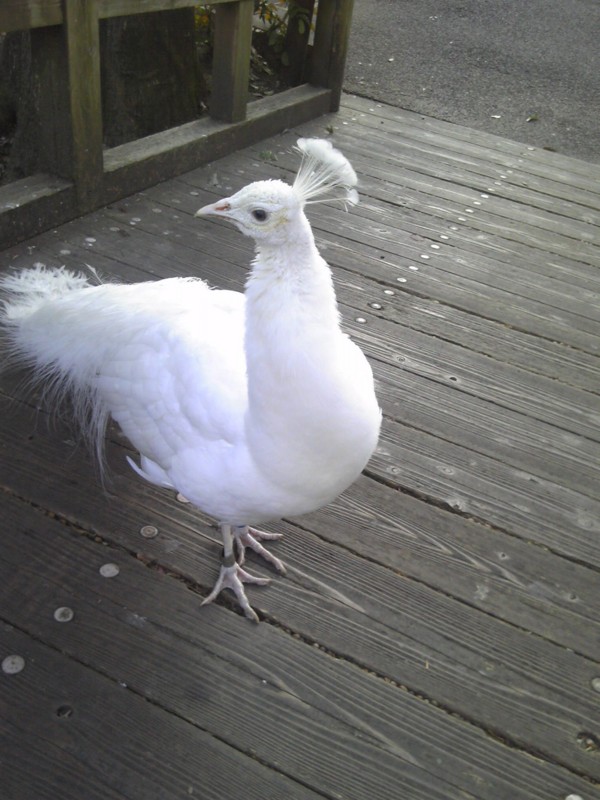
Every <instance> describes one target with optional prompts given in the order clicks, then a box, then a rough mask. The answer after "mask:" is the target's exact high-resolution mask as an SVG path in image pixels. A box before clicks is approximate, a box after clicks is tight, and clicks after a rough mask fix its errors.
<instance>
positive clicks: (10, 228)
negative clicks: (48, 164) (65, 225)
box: [0, 174, 75, 247]
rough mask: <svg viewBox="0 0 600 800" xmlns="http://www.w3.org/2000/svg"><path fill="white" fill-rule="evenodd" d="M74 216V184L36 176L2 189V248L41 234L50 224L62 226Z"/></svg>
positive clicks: (0, 208) (0, 190) (0, 238)
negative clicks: (61, 224) (62, 223)
mask: <svg viewBox="0 0 600 800" xmlns="http://www.w3.org/2000/svg"><path fill="white" fill-rule="evenodd" d="M74 215H75V192H74V189H73V184H72V183H71V181H67V180H64V179H63V178H58V177H56V176H54V175H46V174H36V175H31V176H29V177H28V178H23V179H22V180H19V181H14V182H12V183H9V184H6V185H5V186H0V247H6V246H8V245H10V244H12V243H13V242H19V241H21V240H23V239H24V238H25V237H27V236H32V235H34V234H37V233H39V232H40V231H41V230H44V229H45V227H46V225H47V224H48V223H50V224H52V225H60V223H61V222H64V220H65V219H68V218H69V217H73V216H74Z"/></svg>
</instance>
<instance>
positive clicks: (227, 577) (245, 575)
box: [201, 564, 271, 622]
mask: <svg viewBox="0 0 600 800" xmlns="http://www.w3.org/2000/svg"><path fill="white" fill-rule="evenodd" d="M244 583H255V584H258V585H259V586H265V585H266V584H267V583H271V581H270V580H269V578H257V577H256V576H255V575H251V574H250V573H249V572H246V570H245V569H242V568H241V567H240V565H239V564H234V565H233V566H225V565H224V564H223V565H222V566H221V572H220V573H219V577H218V578H217V582H216V583H215V588H214V589H213V590H212V592H211V593H210V594H209V595H208V597H205V598H204V600H203V601H202V604H201V605H203V606H205V605H207V604H208V603H212V602H213V600H215V598H216V597H217V596H218V595H219V594H220V593H221V591H222V590H223V589H231V591H232V592H233V593H234V594H235V596H236V598H237V601H238V603H239V604H240V606H241V607H242V609H243V611H244V614H245V615H246V616H247V617H248V619H251V620H253V622H259V619H258V614H257V613H256V611H254V609H253V608H252V606H251V605H250V603H249V602H248V598H247V597H246V592H245V591H244Z"/></svg>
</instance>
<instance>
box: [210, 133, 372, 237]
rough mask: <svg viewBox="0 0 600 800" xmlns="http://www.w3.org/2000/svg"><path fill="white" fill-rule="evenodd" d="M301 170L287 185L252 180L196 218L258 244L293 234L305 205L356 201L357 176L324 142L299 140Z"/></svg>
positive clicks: (346, 203)
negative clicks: (231, 227)
mask: <svg viewBox="0 0 600 800" xmlns="http://www.w3.org/2000/svg"><path fill="white" fill-rule="evenodd" d="M298 150H299V151H300V152H301V153H302V162H301V164H300V169H299V170H298V174H297V175H296V178H295V180H294V183H293V184H292V185H291V186H290V185H289V184H287V183H285V182H284V181H280V180H265V181H256V182H255V183H251V184H249V185H248V186H245V187H244V188H243V189H240V191H239V192H236V194H234V195H232V196H231V197H226V198H224V199H223V200H219V201H218V202H216V203H211V204H210V205H207V206H204V207H203V208H201V209H199V210H198V211H197V212H196V216H197V217H201V216H207V215H212V216H217V217H222V218H223V219H228V220H231V222H233V223H235V224H236V225H237V227H238V228H239V229H240V231H241V232H242V233H244V234H246V235H247V236H251V237H252V238H253V239H255V240H256V241H257V242H260V241H266V240H269V239H270V240H271V241H273V242H278V241H280V240H282V239H284V238H287V236H289V235H293V234H292V231H293V223H295V222H298V220H299V219H300V218H301V217H302V216H303V213H302V210H303V208H304V206H305V204H306V203H318V202H323V201H327V200H332V199H333V200H341V201H342V202H343V203H344V204H345V205H354V204H355V203H357V202H358V194H357V192H356V190H355V188H354V187H355V186H356V183H357V178H356V173H355V172H354V170H353V169H352V166H351V165H350V162H349V161H348V160H347V159H346V158H345V157H344V156H343V155H342V154H341V153H340V152H339V150H335V148H333V147H332V145H331V142H329V141H327V140H325V139H299V140H298Z"/></svg>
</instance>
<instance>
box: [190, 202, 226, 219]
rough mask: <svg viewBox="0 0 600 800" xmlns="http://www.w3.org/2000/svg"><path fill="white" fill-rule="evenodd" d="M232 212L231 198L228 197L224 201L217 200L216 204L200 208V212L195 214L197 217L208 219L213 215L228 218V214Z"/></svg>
mask: <svg viewBox="0 0 600 800" xmlns="http://www.w3.org/2000/svg"><path fill="white" fill-rule="evenodd" d="M230 210H231V204H230V203H229V198H228V197H226V198H225V199H224V200H217V202H216V203H210V204H209V205H207V206H203V207H202V208H199V209H198V211H196V213H195V214H194V216H195V217H207V216H210V215H211V214H212V215H214V216H217V217H219V216H223V217H227V216H228V212H229V211H230Z"/></svg>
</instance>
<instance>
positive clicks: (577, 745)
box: [0, 97, 600, 800]
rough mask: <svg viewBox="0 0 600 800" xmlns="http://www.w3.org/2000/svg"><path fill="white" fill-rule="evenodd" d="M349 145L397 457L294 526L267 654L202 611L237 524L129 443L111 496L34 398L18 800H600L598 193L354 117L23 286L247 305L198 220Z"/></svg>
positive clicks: (266, 635)
mask: <svg viewBox="0 0 600 800" xmlns="http://www.w3.org/2000/svg"><path fill="white" fill-rule="evenodd" d="M330 125H332V126H333V127H334V141H335V142H336V143H337V145H338V146H339V147H340V148H341V149H343V150H344V152H345V153H346V154H347V155H348V156H349V158H350V160H351V161H352V163H353V165H354V166H355V168H356V170H357V172H358V174H359V176H360V181H361V195H362V203H361V204H360V205H359V206H358V207H357V208H356V209H353V210H352V211H351V212H349V213H345V212H343V211H342V210H339V209H336V208H333V207H332V208H326V207H314V210H311V212H310V216H311V219H312V222H313V225H314V228H315V231H316V236H317V240H318V243H319V245H320V247H321V250H322V252H323V254H324V256H325V257H326V258H327V259H328V261H329V262H330V263H331V264H332V266H333V268H334V273H335V280H336V285H337V289H338V296H339V300H340V304H341V310H342V313H343V317H344V320H345V324H346V327H347V329H348V331H349V332H350V333H351V334H352V336H353V337H354V338H355V340H356V341H357V342H359V343H360V344H361V345H362V346H363V348H364V349H365V351H366V353H367V354H368V356H369V357H370V359H371V361H372V364H373V367H374V370H375V373H376V376H377V380H378V384H379V397H380V400H381V404H382V407H383V410H384V415H385V420H384V426H383V435H382V439H381V443H380V447H379V449H378V451H377V453H376V455H375V457H374V458H373V460H372V462H371V464H370V465H369V467H368V469H367V471H366V472H365V474H364V476H362V477H361V479H360V480H359V481H358V482H357V483H356V484H355V485H354V486H353V487H352V488H351V489H350V490H349V491H348V492H347V493H346V494H345V495H344V496H342V497H341V498H340V499H339V500H338V501H336V502H335V503H333V504H332V505H331V506H329V507H328V508H325V509H323V510H322V511H319V512H317V513H315V514H311V515H308V516H305V517H302V518H300V519H297V520H290V521H287V520H286V521H284V522H283V523H281V524H279V523H277V522H275V523H273V526H272V529H273V530H280V531H284V532H285V534H286V535H285V537H284V539H283V541H282V542H281V543H280V544H277V545H275V547H274V551H275V552H276V554H277V555H278V556H281V558H283V559H284V560H285V561H286V563H287V564H288V565H289V574H288V576H287V577H285V578H280V577H276V576H274V580H273V583H272V584H271V586H270V587H268V588H266V589H264V588H263V589H261V588H254V589H252V588H250V589H249V596H250V600H251V602H252V603H253V605H254V607H255V608H256V609H257V610H258V612H259V614H260V616H261V618H262V620H263V621H262V623H261V624H260V625H258V626H256V625H253V624H251V623H250V622H248V620H246V619H245V618H244V617H242V616H241V615H240V613H239V612H238V610H237V609H236V608H235V607H234V606H233V604H230V603H229V602H228V600H227V598H223V599H221V600H220V601H219V603H218V604H217V605H214V606H212V607H207V608H202V609H201V608H200V602H201V599H202V596H203V595H205V594H206V593H207V591H208V590H209V587H211V586H212V583H213V582H214V580H215V577H216V574H217V570H218V560H219V544H218V543H217V538H218V536H217V531H216V530H215V529H214V527H213V526H212V525H211V522H210V520H207V519H206V518H204V517H202V516H201V515H200V514H198V513H197V512H196V511H194V510H193V509H192V508H191V507H190V506H189V505H185V504H182V503H181V502H178V501H177V499H176V498H175V497H174V496H173V494H172V493H169V492H166V491H161V490H158V489H155V488H153V487H151V486H149V485H147V484H145V483H143V482H142V481H140V480H139V479H138V478H137V477H136V475H135V474H134V473H133V472H132V471H131V470H129V468H128V467H127V465H126V463H125V459H124V455H125V453H126V449H125V448H126V447H127V445H126V442H124V441H123V439H121V438H120V437H119V435H118V433H117V432H116V431H114V430H112V431H111V432H110V442H109V447H108V450H109V462H110V465H111V470H112V479H111V481H110V483H109V484H108V485H107V487H106V489H105V491H103V490H102V488H101V486H100V485H99V482H98V480H97V475H96V471H95V469H94V466H93V464H92V463H91V461H90V459H89V458H88V456H87V454H86V452H85V450H84V448H83V447H80V446H76V445H75V444H74V442H73V440H72V433H71V432H70V429H69V427H68V424H62V423H61V422H60V421H59V422H57V423H56V424H55V425H53V426H50V427H48V426H47V424H46V419H47V417H46V414H45V412H43V411H39V410H38V409H37V408H36V406H37V405H38V397H37V396H35V397H34V396H32V395H29V396H27V395H25V396H24V397H23V395H22V394H20V395H19V394H18V393H17V392H16V387H17V379H16V378H15V377H14V376H4V377H3V379H2V380H3V383H2V391H3V399H2V405H1V408H2V414H1V416H0V426H1V428H2V438H1V442H2V460H1V479H2V487H3V489H4V492H3V495H2V498H3V500H2V509H3V520H4V522H3V525H2V528H3V532H2V535H1V536H0V553H1V555H0V598H1V600H0V661H2V662H3V666H4V670H5V671H3V672H0V796H1V798H2V800H34V799H35V800H59V798H60V800H124V799H125V798H127V800H159V798H160V800H183V798H202V800H205V799H206V800H208V798H211V800H212V799H213V798H214V800H222V799H223V798H232V800H242V799H243V800H287V799H288V798H290V799H294V800H295V799H296V798H298V799H299V798H302V800H309V799H310V800H317V798H327V800H337V799H338V798H340V799H341V798H343V799H344V800H388V799H389V800H459V798H460V800H474V799H475V798H477V800H565V798H571V800H573V799H574V798H581V799H582V800H593V798H596V800H598V798H600V786H599V782H600V664H599V661H600V635H599V634H600V588H599V586H600V582H599V577H600V576H599V571H600V546H599V529H600V502H599V500H598V486H599V485H600V482H599V480H598V463H599V455H600V446H599V444H598V442H599V439H600V430H599V427H600V426H599V423H600V403H599V398H598V391H599V388H600V381H599V375H600V370H599V357H598V356H599V346H600V326H599V324H598V316H599V312H598V297H599V295H598V289H599V287H600V272H599V271H598V267H599V266H600V246H599V244H600V237H599V236H598V230H599V226H598V222H599V220H600V195H599V194H598V179H599V178H600V168H599V167H597V166H593V165H589V164H585V163H583V162H578V161H575V160H572V159H568V158H565V157H562V156H560V155H557V154H554V153H548V152H545V151H543V150H539V149H538V150H534V149H531V148H529V147H526V146H523V145H519V144H515V143H513V142H509V141H505V140H501V139H498V138H496V137H493V136H490V135H486V134H483V133H477V132H474V131H470V130H467V129H464V128H458V127H456V126H452V125H449V124H446V123H441V122H436V121H433V120H429V119H424V118H422V117H420V116H418V115H415V114H412V113H407V112H403V111H399V110H397V109H392V108H388V107H384V106H380V105H376V104H374V103H371V102H370V101H365V100H360V99H355V98H352V97H345V98H344V102H343V106H342V109H341V111H340V113H339V114H337V115H334V116H330V117H324V118H320V119H317V120H315V121H313V122H311V123H308V124H305V125H302V126H301V127H299V128H298V129H297V130H294V131H290V132H287V133H286V134H284V135H282V136H279V137H276V138H273V139H270V140H267V141H265V142H263V143H262V144H261V145H260V146H257V147H253V148H249V149H247V150H244V151H241V152H239V153H238V154H236V155H234V156H231V157H227V158H225V159H223V160H222V161H218V162H215V163H213V164H211V165H210V166H208V167H203V168H201V169H198V170H195V171H193V172H190V173H188V174H186V175H183V176H181V177H180V178H178V179H174V180H170V181H168V182H167V183H164V184H162V185H159V186H157V187H155V188H153V189H150V190H147V191H145V192H143V193H141V194H138V195H135V196H134V197H131V198H130V199H128V200H125V201H121V202H117V203H115V204H114V205H113V206H110V207H107V208H105V209H103V210H101V211H99V212H96V213H93V214H91V215H89V216H87V217H84V218H81V219H79V220H76V221H74V222H72V223H69V224H66V225H64V226H62V227H60V228H58V229H57V230H54V231H51V232H48V233H46V234H43V235H41V236H39V237H37V238H35V239H32V240H30V241H28V242H26V243H24V244H22V245H19V246H16V247H14V248H12V249H10V250H7V251H5V252H4V253H3V258H2V264H3V269H7V268H9V267H17V266H28V265H31V264H32V263H35V262H42V263H44V264H50V265H60V264H66V265H68V266H69V267H74V268H80V267H81V266H82V264H84V263H88V264H92V265H93V266H95V267H97V268H98V269H99V270H100V271H101V272H102V273H104V274H105V275H108V276H116V277H118V278H120V279H122V280H124V281H137V280H147V279H149V278H156V277H166V276H171V275H200V276H202V277H204V278H206V279H208V280H209V281H211V282H212V283H214V284H217V285H219V286H222V287H233V288H237V289H241V288H242V286H243V282H244V276H245V271H246V270H245V266H246V265H247V263H248V261H249V259H250V257H251V244H250V242H249V241H247V240H245V239H243V238H242V237H241V236H240V235H238V234H237V233H236V232H234V231H232V229H230V228H226V227H225V226H221V225H220V224H218V223H215V222H211V221H199V220H197V219H194V218H193V217H192V214H193V212H194V211H195V210H196V209H197V208H199V207H200V206H201V205H203V204H204V203H206V202H209V201H210V200H214V199H217V198H218V197H221V196H224V195H226V194H228V193H231V192H232V191H233V190H236V189H238V188H240V187H241V186H242V185H244V184H246V183H248V182H249V181H251V180H253V179H256V178H259V177H260V178H265V177H281V176H284V177H286V176H290V175H291V171H292V170H293V169H295V167H296V165H297V158H296V156H294V155H292V154H290V148H291V145H292V144H293V142H294V141H295V139H296V138H297V136H298V134H302V135H317V136H321V135H327V132H326V129H327V126H330ZM13 396H17V397H18V398H21V399H16V400H11V399H10V398H12V397H13ZM147 526H154V527H155V528H156V529H157V531H158V533H157V535H156V536H154V537H153V538H145V536H144V533H147V532H148V529H147ZM150 532H151V533H153V531H150ZM104 565H116V566H117V567H118V574H116V575H113V576H112V577H105V576H103V574H102V572H106V570H102V572H101V568H102V567H103V566H104ZM252 566H253V569H255V571H257V572H261V571H263V570H264V574H266V575H270V574H271V573H269V570H268V568H266V567H265V568H263V566H262V565H260V564H258V563H257V565H256V566H255V565H254V564H253V565H252ZM115 571H116V570H111V569H110V568H109V569H108V575H109V576H110V575H112V573H113V572H115ZM65 608H66V609H71V610H72V613H73V616H72V619H69V617H70V616H71V615H70V614H68V613H66V612H64V611H62V612H61V611H57V610H59V609H65ZM56 617H58V619H57V618H56ZM11 655H14V656H20V657H21V658H22V659H24V668H23V669H22V670H21V671H20V672H17V673H16V674H10V669H11V666H12V665H14V664H17V666H18V664H19V662H18V659H12V660H11V659H10V658H9V659H8V660H7V657H9V656H11ZM6 670H8V672H6Z"/></svg>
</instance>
